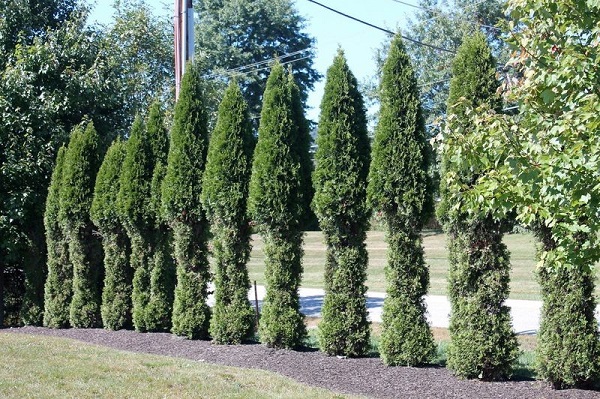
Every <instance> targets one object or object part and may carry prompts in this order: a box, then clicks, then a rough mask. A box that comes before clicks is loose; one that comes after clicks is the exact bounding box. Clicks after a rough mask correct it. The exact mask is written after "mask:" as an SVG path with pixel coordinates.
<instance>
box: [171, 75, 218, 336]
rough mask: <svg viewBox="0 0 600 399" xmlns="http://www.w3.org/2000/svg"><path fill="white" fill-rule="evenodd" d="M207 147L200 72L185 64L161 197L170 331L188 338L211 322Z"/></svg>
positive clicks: (204, 333)
mask: <svg viewBox="0 0 600 399" xmlns="http://www.w3.org/2000/svg"><path fill="white" fill-rule="evenodd" d="M207 147H208V129H207V116H206V113H205V109H204V105H203V98H202V90H201V81H200V75H199V73H198V70H197V68H196V67H195V66H194V65H188V67H187V68H186V72H185V74H184V76H183V79H182V82H181V90H180V92H179V100H178V101H177V104H176V105H175V115H174V121H173V128H172V130H171V145H170V147H169V155H168V164H167V172H166V175H165V178H164V181H163V185H162V199H161V202H162V210H163V212H164V216H165V218H166V220H168V222H169V225H170V226H171V228H172V230H173V247H174V257H175V262H176V265H177V285H176V287H175V301H174V304H173V319H172V321H173V328H172V331H173V333H175V334H177V335H181V336H185V337H188V338H190V339H197V338H207V337H208V329H209V323H210V308H209V307H208V305H207V304H206V299H207V296H208V287H207V284H208V281H209V279H210V269H209V263H208V247H207V241H208V235H209V226H208V222H207V220H206V215H205V213H204V210H203V209H202V206H201V203H200V194H201V187H202V173H203V170H204V166H205V161H206V152H207Z"/></svg>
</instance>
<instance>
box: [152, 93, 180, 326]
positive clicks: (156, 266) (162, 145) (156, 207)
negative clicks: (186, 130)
mask: <svg viewBox="0 0 600 399" xmlns="http://www.w3.org/2000/svg"><path fill="white" fill-rule="evenodd" d="M146 131H147V140H148V141H149V143H150V147H151V149H152V159H153V161H154V168H153V175H152V183H151V186H150V201H151V204H150V212H149V213H150V215H151V218H152V222H153V224H154V226H153V231H152V253H151V263H150V264H151V267H150V299H149V302H148V308H147V311H146V327H147V329H148V331H170V330H171V317H172V315H173V300H174V295H175V261H174V259H173V255H172V251H171V232H170V230H169V226H168V224H167V221H166V220H165V219H164V218H163V215H162V214H161V211H160V204H161V188H162V182H163V180H164V177H165V174H166V171H167V170H166V165H167V156H168V153H169V134H168V131H167V129H166V127H165V121H164V116H163V112H162V110H161V105H160V102H159V101H155V102H154V103H153V104H152V105H151V106H150V110H149V111H148V119H147V121H146Z"/></svg>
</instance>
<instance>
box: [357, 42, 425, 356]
mask: <svg viewBox="0 0 600 399" xmlns="http://www.w3.org/2000/svg"><path fill="white" fill-rule="evenodd" d="M380 96H381V111H380V118H379V122H378V124H377V127H376V129H375V141H374V144H373V161H372V163H371V168H370V171H369V188H368V196H369V203H370V204H371V206H372V207H373V209H374V210H377V211H379V212H381V213H382V215H383V218H384V220H385V223H386V228H387V231H386V237H387V241H388V244H389V253H388V263H387V265H386V269H385V275H386V281H387V297H386V298H385V301H384V303H383V315H382V321H383V331H382V335H381V345H380V351H381V356H382V358H383V361H384V362H385V363H386V364H388V365H410V366H413V365H420V364H423V363H427V362H429V361H430V360H431V359H432V357H433V356H434V355H435V344H434V342H433V335H432V334H431V330H430V329H429V325H428V324H427V320H426V318H425V311H426V309H425V303H424V298H423V297H424V295H425V294H426V293H427V289H428V287H429V270H428V268H427V265H426V264H425V259H424V254H423V244H422V239H421V236H420V232H421V229H422V227H423V222H424V220H425V219H426V218H427V217H428V216H429V215H430V214H431V208H432V192H431V184H430V180H429V177H428V174H427V168H428V164H429V153H428V147H427V145H428V144H427V141H426V138H425V123H424V119H423V115H422V109H421V102H420V100H419V89H418V86H417V80H416V77H415V74H414V70H413V67H412V65H411V62H410V59H409V57H408V55H407V54H406V49H405V47H404V44H403V43H402V38H401V36H400V35H396V36H395V37H394V39H393V40H392V42H391V44H390V49H389V53H388V57H387V59H386V61H385V63H384V66H383V74H382V78H381V85H380Z"/></svg>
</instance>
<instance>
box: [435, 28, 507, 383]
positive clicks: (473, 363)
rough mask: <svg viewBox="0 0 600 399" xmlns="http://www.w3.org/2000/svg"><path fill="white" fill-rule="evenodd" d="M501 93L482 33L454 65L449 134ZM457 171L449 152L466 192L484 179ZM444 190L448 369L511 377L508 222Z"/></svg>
mask: <svg viewBox="0 0 600 399" xmlns="http://www.w3.org/2000/svg"><path fill="white" fill-rule="evenodd" d="M497 88H498V81H497V79H496V61H495V59H494V57H493V56H492V55H491V52H490V49H489V47H488V45H487V43H486V39H485V37H484V36H483V34H481V33H477V34H474V35H473V36H471V37H466V38H465V40H464V42H463V44H462V45H461V47H460V48H459V50H458V53H457V55H456V57H455V59H454V62H453V78H452V81H451V82H450V95H449V98H448V109H449V111H450V112H449V121H450V122H449V123H450V124H449V126H448V134H450V135H451V134H452V129H453V126H462V128H461V130H467V129H468V123H469V122H468V117H467V115H466V110H467V107H472V108H475V107H477V106H479V105H483V104H488V105H489V107H490V108H491V109H495V110H497V111H498V110H500V108H501V105H502V104H501V99H500V98H499V96H498V95H497V93H496V92H497ZM453 124H455V125H453ZM449 165H452V163H451V162H450V161H449V159H448V156H447V155H446V153H445V152H444V153H443V154H442V174H443V176H448V174H451V175H452V176H454V177H453V179H459V181H461V182H462V184H463V185H464V186H465V187H469V186H470V185H472V184H474V182H475V181H476V180H477V174H476V172H474V171H473V170H470V169H458V170H454V169H451V168H450V167H449ZM445 180H447V178H443V179H442V181H445ZM440 191H441V194H442V201H441V203H440V205H439V207H438V216H439V218H440V221H442V223H443V225H444V229H445V231H446V233H447V235H448V248H449V260H450V272H449V297H450V303H451V305H452V312H451V314H450V338H451V343H450V346H449V348H448V367H449V368H450V369H452V370H453V371H454V372H455V373H456V374H457V375H459V376H462V377H466V378H481V379H484V380H495V379H505V378H507V377H509V376H510V375H511V373H512V367H513V363H514V362H515V360H516V358H517V356H518V344H517V341H516V337H515V334H514V332H513V331H512V326H511V320H510V313H509V308H508V307H507V306H505V305H504V301H505V300H506V299H507V297H508V293H509V287H508V284H509V278H510V277H509V272H510V262H509V256H510V254H509V252H508V250H507V248H506V245H504V244H503V243H502V237H503V235H504V232H505V231H506V228H507V226H508V223H506V222H503V221H498V220H495V219H494V218H493V217H492V216H491V215H488V216H486V217H483V218H482V217H474V216H471V215H470V214H469V212H468V209H465V207H464V206H461V204H456V203H451V200H450V198H452V197H451V196H450V195H449V192H448V189H447V187H446V185H445V184H444V185H442V186H441V188H440Z"/></svg>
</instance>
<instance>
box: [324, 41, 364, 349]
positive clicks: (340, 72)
mask: <svg viewBox="0 0 600 399" xmlns="http://www.w3.org/2000/svg"><path fill="white" fill-rule="evenodd" d="M357 86H358V84H357V81H356V78H355V77H354V75H353V74H352V72H351V71H350V69H349V68H348V64H347V63H346V59H345V57H344V54H343V52H342V51H341V50H339V51H338V54H337V56H336V57H335V59H334V61H333V65H332V66H331V67H330V68H329V70H328V71H327V80H326V83H325V94H324V97H323V100H322V102H321V117H320V120H319V130H318V135H317V144H318V148H317V152H316V154H315V162H316V165H317V167H316V169H315V172H314V176H313V182H314V187H315V196H314V199H313V202H312V205H313V207H314V209H315V213H316V214H317V218H318V219H319V225H320V227H321V230H322V231H323V234H324V237H325V242H326V244H327V256H326V264H325V298H324V301H323V309H322V314H323V320H322V321H321V323H320V324H319V345H320V347H321V350H322V351H324V352H326V353H327V354H330V355H345V356H362V355H365V354H366V352H367V350H368V349H369V333H370V327H369V323H368V321H367V308H366V297H365V294H366V292H367V287H366V286H365V280H366V278H367V264H368V257H367V251H366V246H365V242H364V241H365V239H366V231H367V229H368V223H369V216H370V211H369V209H368V208H367V204H366V199H367V175H368V172H369V161H370V157H369V149H370V146H369V138H368V136H367V119H366V116H365V107H364V105H363V100H362V96H361V95H360V92H359V91H358V87H357Z"/></svg>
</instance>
